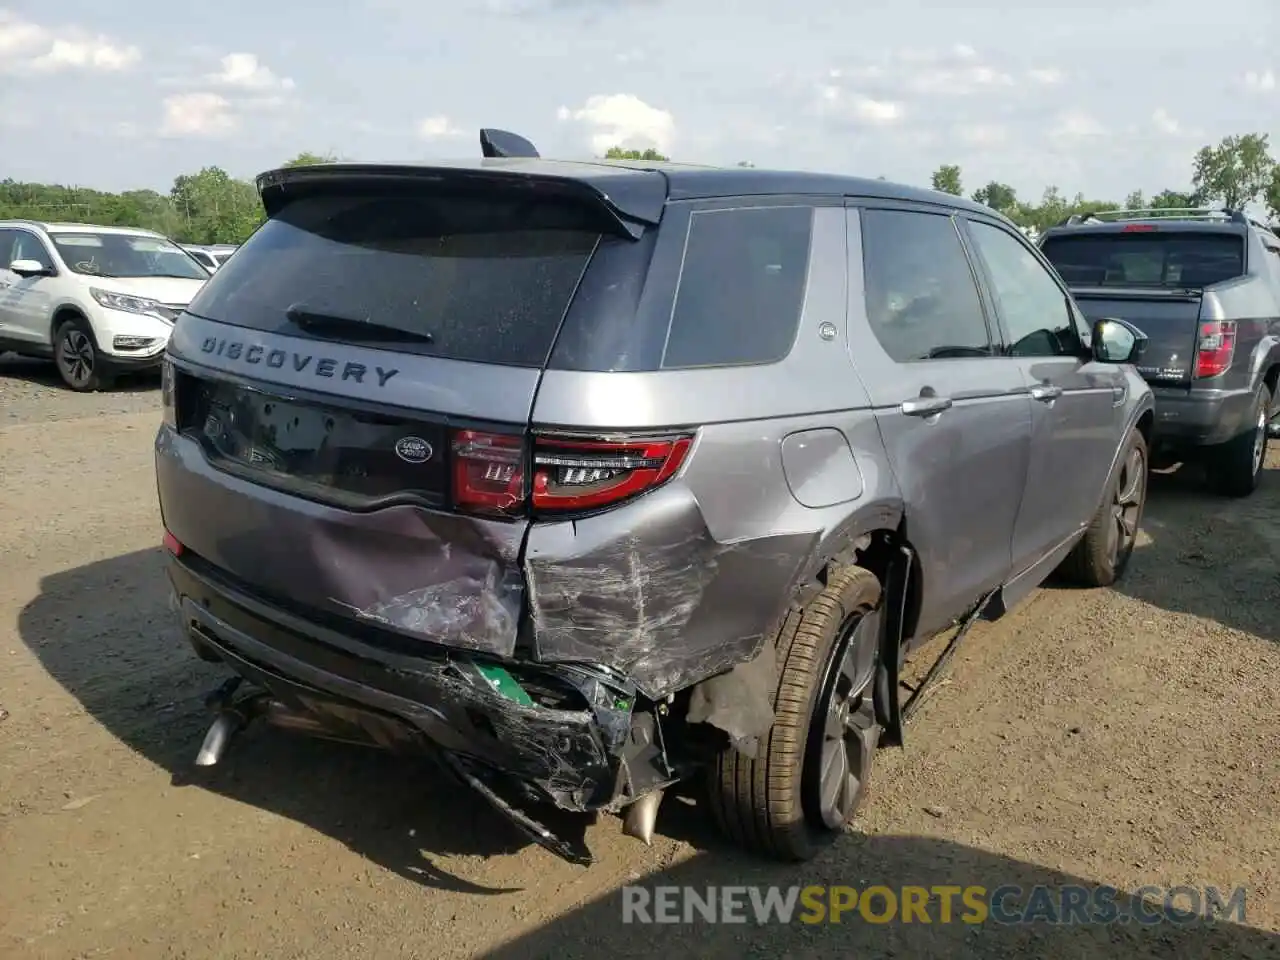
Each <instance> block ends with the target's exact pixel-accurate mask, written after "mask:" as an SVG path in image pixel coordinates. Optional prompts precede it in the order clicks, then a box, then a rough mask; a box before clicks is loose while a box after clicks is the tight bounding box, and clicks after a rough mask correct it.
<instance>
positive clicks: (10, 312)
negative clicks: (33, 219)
mask: <svg viewBox="0 0 1280 960" xmlns="http://www.w3.org/2000/svg"><path fill="white" fill-rule="evenodd" d="M17 236H18V231H17V230H12V229H0V342H3V341H6V340H7V341H13V340H16V339H18V338H17V337H16V336H15V334H14V331H15V330H17V329H18V325H17V322H16V320H17V316H18V298H19V291H18V290H15V289H14V283H16V282H17V281H18V280H21V279H22V278H21V277H19V276H18V275H17V274H16V273H14V272H13V271H12V270H10V269H9V264H11V263H13V259H14V258H13V245H14V241H15V240H16V239H17ZM0 349H3V347H2V346H0Z"/></svg>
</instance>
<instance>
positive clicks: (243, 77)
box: [207, 53, 294, 91]
mask: <svg viewBox="0 0 1280 960" xmlns="http://www.w3.org/2000/svg"><path fill="white" fill-rule="evenodd" d="M221 63H222V70H221V71H220V72H218V73H215V74H212V75H210V76H209V77H208V78H207V79H208V80H209V82H210V83H217V84H221V85H222V86H225V87H236V88H239V89H241V90H259V91H261V90H292V89H293V87H294V83H293V80H292V79H290V78H289V77H279V76H276V74H275V73H273V72H272V70H271V69H270V68H269V67H268V66H267V65H266V64H264V63H260V62H259V60H258V58H257V57H256V56H255V55H254V54H252V53H228V54H227V55H226V56H225V57H223V58H222V61H221Z"/></svg>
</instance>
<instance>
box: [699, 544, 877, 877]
mask: <svg viewBox="0 0 1280 960" xmlns="http://www.w3.org/2000/svg"><path fill="white" fill-rule="evenodd" d="M879 601H880V583H879V581H878V580H877V579H876V577H875V575H874V574H872V573H871V572H870V571H868V570H864V569H862V568H859V567H846V568H843V569H841V570H840V571H838V572H836V573H833V574H832V576H831V578H830V580H829V581H828V583H827V586H826V588H825V589H824V590H823V591H822V592H821V593H819V594H818V596H817V597H815V598H814V599H813V600H812V601H811V602H810V603H809V605H808V606H807V607H805V608H804V609H803V610H797V611H792V613H791V614H790V615H789V616H788V617H787V619H786V621H785V622H784V623H783V625H782V628H781V629H780V630H779V631H778V634H777V636H776V637H775V645H776V649H777V654H778V663H779V665H780V671H779V678H778V687H777V693H776V697H775V702H774V714H775V718H776V719H775V721H774V725H773V728H772V729H771V730H770V732H769V735H768V739H767V740H766V742H765V744H764V746H763V751H762V752H763V756H761V757H759V758H758V759H750V758H748V757H745V756H743V755H742V754H740V753H738V752H737V751H736V750H733V749H726V750H725V751H723V752H722V753H721V754H720V755H719V756H718V757H717V758H716V762H715V764H714V765H713V767H712V770H711V775H710V778H709V784H708V787H709V794H710V796H709V800H710V806H711V809H712V811H713V813H714V815H715V818H716V820H717V821H718V823H719V825H720V827H721V829H722V830H723V831H724V832H725V833H726V834H727V835H728V836H729V837H730V838H731V839H732V840H734V841H735V842H736V843H738V844H739V845H740V846H742V847H744V848H746V849H747V850H749V851H751V852H753V853H758V854H762V855H765V856H768V857H771V858H775V859H780V860H790V861H800V860H808V859H809V858H811V857H813V856H815V855H816V854H817V853H818V852H819V851H821V849H822V848H823V847H824V846H826V845H827V844H828V843H829V842H831V841H832V840H834V839H835V838H836V837H838V836H840V834H841V833H843V831H844V828H845V826H846V825H847V824H848V823H849V821H851V820H852V819H853V817H854V815H855V814H856V813H857V811H858V808H859V806H860V805H861V804H862V801H863V800H864V798H865V797H866V790H867V781H868V778H869V776H870V773H871V765H872V758H873V757H874V754H875V751H876V748H877V747H878V745H879V741H880V727H879V725H878V724H877V723H876V717H875V707H874V702H873V697H872V690H873V686H874V679H875V665H876V658H875V657H874V655H872V656H871V657H867V656H866V654H865V651H866V650H868V649H871V650H874V649H876V646H877V644H878V642H879V638H878V637H876V636H870V635H869V633H870V632H872V631H874V629H875V625H876V623H877V622H878V618H875V617H869V616H868V614H870V613H871V612H872V611H873V610H874V609H875V607H876V605H877V604H878V603H879ZM868 643H869V644H871V647H870V648H868V647H867V646H865V644H868ZM859 651H863V655H862V656H859ZM868 661H869V663H868ZM868 666H869V667H870V669H868Z"/></svg>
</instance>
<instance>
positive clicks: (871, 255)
mask: <svg viewBox="0 0 1280 960" xmlns="http://www.w3.org/2000/svg"><path fill="white" fill-rule="evenodd" d="M861 219H862V260H863V275H864V285H865V288H866V300H867V318H868V320H869V321H870V323H871V329H872V331H873V332H874V333H875V335H876V339H878V340H879V341H880V344H881V346H883V347H884V349H885V352H886V353H888V354H889V356H890V357H892V358H893V359H894V360H896V361H898V362H899V363H909V362H911V361H915V360H945V359H957V358H963V357H975V356H976V357H987V356H991V355H992V349H991V338H990V335H989V333H988V332H987V322H986V317H985V314H984V313H983V309H982V301H981V299H980V298H979V296H978V287H977V284H976V283H975V282H974V278H973V271H972V270H971V269H970V266H969V259H968V257H967V256H966V255H965V252H964V246H963V245H962V244H961V242H960V235H959V234H958V233H957V232H956V227H955V223H954V222H953V221H952V219H951V218H950V217H949V216H946V215H944V214H934V213H920V212H915V211H910V210H863V211H862V214H861Z"/></svg>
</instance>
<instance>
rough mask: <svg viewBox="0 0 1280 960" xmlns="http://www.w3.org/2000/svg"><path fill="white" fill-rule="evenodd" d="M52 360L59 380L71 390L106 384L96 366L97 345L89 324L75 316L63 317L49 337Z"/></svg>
mask: <svg viewBox="0 0 1280 960" xmlns="http://www.w3.org/2000/svg"><path fill="white" fill-rule="evenodd" d="M53 360H54V363H56V364H57V365H58V374H59V376H61V377H62V382H63V383H65V384H66V385H67V386H68V387H70V388H71V389H72V390H77V391H80V392H82V393H87V392H89V391H93V390H101V389H102V388H103V387H105V386H107V383H108V381H107V379H106V377H104V376H103V375H102V372H101V370H100V367H101V363H100V359H99V355H98V345H97V343H96V342H95V341H94V339H93V332H92V331H91V330H90V329H89V324H88V323H86V322H85V321H84V320H82V319H80V318H79V317H76V318H73V319H71V320H67V321H65V322H64V323H63V324H61V325H60V326H59V327H58V332H57V333H56V334H55V335H54V338H53Z"/></svg>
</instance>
